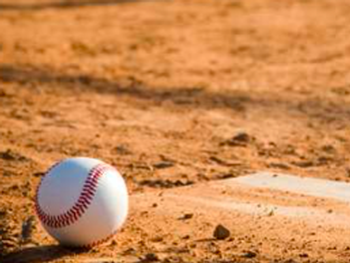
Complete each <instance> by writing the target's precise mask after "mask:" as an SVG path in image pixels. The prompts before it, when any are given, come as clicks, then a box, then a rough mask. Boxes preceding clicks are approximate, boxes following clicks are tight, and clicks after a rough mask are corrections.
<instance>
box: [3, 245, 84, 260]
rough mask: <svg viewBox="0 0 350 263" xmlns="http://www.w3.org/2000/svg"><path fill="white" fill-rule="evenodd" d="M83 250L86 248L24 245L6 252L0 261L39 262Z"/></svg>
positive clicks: (78, 252)
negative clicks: (21, 247) (24, 246)
mask: <svg viewBox="0 0 350 263" xmlns="http://www.w3.org/2000/svg"><path fill="white" fill-rule="evenodd" d="M83 252H86V249H71V248H66V247H63V246H60V245H48V246H36V247H26V248H23V249H20V250H17V251H14V252H11V253H9V254H7V255H6V256H4V257H3V258H2V260H0V261H1V262H2V263H14V262H16V263H41V262H50V261H53V260H56V259H59V258H61V257H64V256H68V255H76V254H80V253H83Z"/></svg>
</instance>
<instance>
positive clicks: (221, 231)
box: [213, 224, 231, 240]
mask: <svg viewBox="0 0 350 263" xmlns="http://www.w3.org/2000/svg"><path fill="white" fill-rule="evenodd" d="M230 235H231V233H230V230H228V229H227V228H226V227H224V226H223V225H221V224H219V225H217V226H216V228H215V230H214V233H213V236H214V237H215V238H216V239H218V240H224V239H226V238H228V237H229V236H230Z"/></svg>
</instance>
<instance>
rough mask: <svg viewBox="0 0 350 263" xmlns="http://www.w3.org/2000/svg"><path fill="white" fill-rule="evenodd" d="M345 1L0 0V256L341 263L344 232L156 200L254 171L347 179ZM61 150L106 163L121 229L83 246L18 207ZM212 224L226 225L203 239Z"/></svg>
mask: <svg viewBox="0 0 350 263" xmlns="http://www.w3.org/2000/svg"><path fill="white" fill-rule="evenodd" d="M349 12H350V2H349V1H347V0H337V1H334V0H284V1H276V0H247V1H243V0H220V1H219V0H168V1H167V0H163V1H161V0H153V1H152V0H148V1H147V0H144V1H142V0H129V1H127V0H100V1H99V0H65V1H63V2H58V1H55V0H18V1H11V0H6V1H5V0H1V1H0V176H1V178H0V192H1V199H0V262H90V263H92V262H137V261H138V262H151V261H162V262H222V263H223V262H289V263H293V262H349V260H350V235H349V234H350V231H349V228H345V227H344V229H340V228H339V227H338V228H337V226H330V227H329V228H327V230H325V229H319V228H315V229H314V228H310V227H309V226H308V225H305V224H301V223H300V224H296V223H295V222H294V221H293V222H294V223H293V222H292V221H288V220H287V219H285V218H283V217H281V218H280V219H279V217H278V216H276V218H275V222H276V223H275V225H274V224H271V223H269V220H270V219H269V218H271V217H267V218H266V217H263V218H262V219H261V220H257V219H256V218H255V219H254V220H255V221H252V219H251V218H250V217H249V216H240V215H235V214H230V215H231V216H230V217H227V216H225V215H222V212H220V213H219V212H217V211H216V210H215V211H214V210H213V211H211V210H210V208H207V209H206V211H207V214H205V213H204V212H203V211H202V212H201V213H202V214H201V216H198V217H197V216H194V218H191V216H188V217H189V218H188V220H187V219H186V216H185V219H186V220H179V217H181V213H185V212H186V213H194V214H195V215H196V211H197V210H198V209H199V208H198V207H195V205H193V207H192V206H191V202H190V201H189V202H188V203H189V205H188V209H187V210H186V211H182V210H181V209H178V210H176V209H175V208H174V206H176V205H175V204H176V203H178V202H175V204H174V201H171V198H170V197H169V198H170V199H169V200H168V199H166V200H168V201H166V200H165V202H164V203H163V204H162V205H160V203H159V202H160V198H161V197H160V196H161V195H163V194H165V195H170V196H171V193H174V194H177V195H179V196H181V195H182V194H183V193H185V192H186V191H188V189H194V193H197V194H198V195H201V194H203V193H206V192H207V191H209V192H210V186H209V185H211V183H213V184H216V183H219V182H221V181H222V180H224V179H227V178H233V177H237V176H242V175H245V174H248V173H252V172H256V171H260V170H267V171H276V172H285V173H286V172H287V173H293V174H297V175H301V176H309V177H320V178H327V179H332V180H339V181H346V182H348V181H350V164H349V159H350V122H349V120H350V108H349V102H350V75H349V68H350V59H349V55H350V38H349V35H350V17H349ZM71 156H90V157H95V158H99V159H102V160H104V161H106V162H108V163H110V164H113V165H115V166H116V167H117V168H118V169H119V170H120V172H121V173H122V174H123V176H124V177H125V179H126V180H127V184H128V188H129V192H130V196H131V212H130V216H129V219H128V221H127V223H126V224H125V227H124V228H123V229H122V230H121V231H120V233H118V234H117V236H116V237H115V238H114V239H113V240H112V241H111V242H109V243H108V244H106V245H105V246H102V247H99V248H95V249H93V250H91V251H77V250H70V249H66V248H62V247H60V246H58V245H57V243H56V242H55V241H53V240H52V239H51V238H49V237H48V236H47V235H46V233H45V232H44V230H43V229H42V228H41V227H40V226H39V225H40V224H39V222H38V220H37V219H36V218H35V219H34V220H33V219H32V216H33V215H34V210H33V204H34V202H33V198H34V193H35V188H36V186H37V185H38V183H39V180H40V178H41V176H42V175H43V173H44V172H45V171H46V169H47V168H48V167H49V166H51V165H52V164H53V163H54V162H56V161H58V160H60V159H63V158H66V157H71ZM267 192H268V191H267ZM235 195H236V196H237V198H240V199H241V200H251V199H252V198H255V199H257V198H258V200H259V202H260V201H261V202H265V201H266V200H270V199H272V200H273V202H276V203H278V202H282V203H283V204H284V205H287V206H298V204H300V203H303V204H304V205H305V204H306V205H309V206H312V202H313V201H314V200H311V199H307V198H306V199H305V198H304V199H303V200H301V199H300V198H301V197H298V198H294V197H293V196H290V198H287V199H286V200H282V201H279V200H278V198H274V196H273V195H272V194H271V193H266V194H261V193H260V194H258V195H255V196H254V195H253V194H252V196H250V197H249V195H248V194H247V193H246V192H244V191H238V192H237V193H235ZM139 199H140V200H141V201H137V200H139ZM142 200H143V202H142ZM264 200H265V201H264ZM266 202H267V201H266ZM324 206H325V207H327V209H332V206H333V203H331V204H327V205H324ZM334 207H337V209H339V210H341V211H347V212H346V213H349V208H348V207H347V206H346V205H340V204H334ZM156 209H158V210H159V209H160V210H159V211H163V212H164V211H170V212H171V213H170V212H169V215H165V214H164V213H163V212H158V213H157V212H154V210H156ZM329 211H331V210H329ZM185 215H186V214H185ZM333 219H334V218H332V220H333ZM286 220H287V221H288V222H287V221H286ZM26 222H27V223H30V222H31V226H30V230H31V231H29V232H30V233H29V234H28V235H25V233H23V232H26V231H23V229H22V225H23V223H26ZM224 223H225V225H226V226H230V230H231V232H232V233H234V237H233V238H230V239H228V240H224V241H217V240H215V239H212V233H213V230H214V228H215V226H216V225H217V224H224ZM230 224H231V225H230ZM29 225H30V224H29ZM289 227H291V228H289ZM290 229H297V230H298V229H299V230H298V231H297V233H296V232H293V231H291V230H290ZM339 229H340V230H339ZM332 231H333V232H332ZM27 232H28V231H27ZM292 232H293V233H292ZM331 232H332V233H333V234H332V235H330V236H329V233H331ZM306 233H308V234H306ZM327 233H328V234H327ZM293 235H295V236H293ZM291 236H293V238H292V240H291V239H290V237H291ZM310 236H311V238H312V240H311V241H312V242H310ZM337 240H339V242H338V241H337ZM160 251H161V253H160Z"/></svg>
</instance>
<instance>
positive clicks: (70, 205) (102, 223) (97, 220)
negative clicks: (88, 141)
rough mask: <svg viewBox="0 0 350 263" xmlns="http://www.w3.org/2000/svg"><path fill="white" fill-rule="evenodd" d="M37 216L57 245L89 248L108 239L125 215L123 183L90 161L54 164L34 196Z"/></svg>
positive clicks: (112, 172)
mask: <svg viewBox="0 0 350 263" xmlns="http://www.w3.org/2000/svg"><path fill="white" fill-rule="evenodd" d="M35 204H36V205H35V206H36V212H37V215H38V217H39V219H40V221H41V223H42V225H43V227H44V228H45V229H46V231H47V232H48V233H49V234H50V235H51V236H52V237H54V238H55V239H56V240H57V241H58V242H59V243H61V244H62V245H66V246H74V247H92V246H96V245H99V244H101V243H103V242H105V241H107V240H108V239H109V238H111V237H112V236H113V235H114V234H115V233H116V231H117V230H118V229H119V228H120V227H121V226H122V225H123V223H124V221H125V219H126V217H127V213H128V192H127V188H126V185H125V182H124V179H123V178H122V176H121V175H120V174H119V172H118V171H117V170H116V169H115V168H113V167H112V166H110V165H108V164H106V163H104V162H102V161H100V160H97V159H92V158H85V157H78V158H69V159H65V160H63V161H61V162H58V163H56V164H55V165H54V166H53V167H51V168H50V169H49V171H48V172H47V173H46V175H45V176H44V177H43V178H42V180H41V182H40V184H39V186H38V188H37V193H36V199H35Z"/></svg>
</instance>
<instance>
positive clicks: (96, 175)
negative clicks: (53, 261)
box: [35, 163, 113, 228]
mask: <svg viewBox="0 0 350 263" xmlns="http://www.w3.org/2000/svg"><path fill="white" fill-rule="evenodd" d="M58 164H59V163H57V164H55V165H54V166H53V167H51V168H50V169H49V170H48V172H47V173H46V174H45V175H44V177H43V178H42V180H41V182H40V184H39V186H38V188H37V191H36V196H35V210H36V213H37V215H38V217H39V219H40V221H41V222H42V223H44V224H45V225H47V226H49V227H51V228H62V227H66V226H69V225H71V224H73V223H74V222H76V221H77V220H78V219H79V218H80V217H81V216H82V215H83V214H84V213H85V212H86V210H87V209H88V207H89V205H90V204H91V202H92V199H93V197H94V195H95V193H96V189H97V186H98V181H99V179H100V177H101V176H102V175H103V174H104V172H105V171H106V170H108V169H113V168H112V167H110V166H109V165H107V164H98V165H96V166H95V167H93V168H92V169H91V170H90V172H89V174H88V178H87V179H86V181H85V183H84V186H83V189H82V191H81V194H80V196H79V198H78V200H77V201H76V202H75V204H74V205H73V206H72V207H71V208H70V209H69V210H67V211H66V212H64V213H62V214H59V215H50V214H48V213H46V212H45V211H44V210H43V209H42V208H41V207H40V205H39V188H40V185H41V184H42V182H43V180H44V178H45V176H47V175H48V174H49V173H50V171H52V170H53V168H55V167H56V166H57V165H58Z"/></svg>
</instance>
